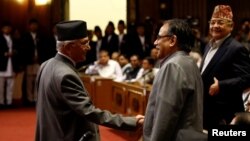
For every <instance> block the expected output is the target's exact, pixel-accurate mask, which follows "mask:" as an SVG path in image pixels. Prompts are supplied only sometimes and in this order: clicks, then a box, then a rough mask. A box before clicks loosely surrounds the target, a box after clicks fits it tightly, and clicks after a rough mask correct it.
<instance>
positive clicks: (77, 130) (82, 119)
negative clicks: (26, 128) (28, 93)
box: [35, 21, 144, 141]
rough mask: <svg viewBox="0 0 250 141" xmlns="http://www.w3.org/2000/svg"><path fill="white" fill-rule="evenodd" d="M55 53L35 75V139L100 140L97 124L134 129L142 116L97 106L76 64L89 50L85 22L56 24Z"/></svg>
mask: <svg viewBox="0 0 250 141" xmlns="http://www.w3.org/2000/svg"><path fill="white" fill-rule="evenodd" d="M56 28H57V32H58V41H57V51H58V53H57V54H56V56H55V57H54V58H52V59H50V60H48V61H46V62H44V63H43V64H42V65H41V67H40V70H39V72H38V75H37V81H36V83H37V93H38V99H37V126H36V137H35V140H36V141H78V140H81V141H86V140H88V141H99V140H100V137H99V131H98V126H97V124H99V125H103V126H107V127H111V128H116V129H124V130H135V129H137V128H138V127H139V126H141V125H142V123H143V120H144V116H142V115H137V116H136V117H123V116H121V115H113V114H111V113H110V112H109V111H105V110H101V109H98V108H96V107H95V106H94V105H93V103H92V101H91V99H90V97H89V94H88V92H87V91H86V89H85V87H84V85H83V83H82V81H81V79H80V77H79V76H78V74H77V71H76V69H75V66H76V64H77V63H79V62H81V61H84V60H85V56H86V53H87V51H88V50H90V46H89V40H88V37H87V27H86V22H84V21H66V22H60V23H58V24H57V25H56Z"/></svg>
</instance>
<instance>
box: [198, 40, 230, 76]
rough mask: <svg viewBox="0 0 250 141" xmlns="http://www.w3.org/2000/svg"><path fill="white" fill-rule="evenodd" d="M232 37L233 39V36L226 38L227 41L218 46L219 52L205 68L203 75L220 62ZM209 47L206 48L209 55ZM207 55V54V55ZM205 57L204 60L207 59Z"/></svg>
mask: <svg viewBox="0 0 250 141" xmlns="http://www.w3.org/2000/svg"><path fill="white" fill-rule="evenodd" d="M230 39H231V37H229V38H227V39H225V41H224V42H223V43H222V44H221V45H220V47H219V48H218V50H217V52H216V53H215V54H214V56H213V58H212V59H211V60H210V62H209V63H208V65H207V67H206V68H205V70H204V72H203V73H202V75H204V74H206V73H207V72H209V70H211V69H212V68H213V67H214V66H215V65H216V64H217V63H218V62H219V60H220V58H221V57H222V56H223V55H224V54H225V51H226V50H227V44H228V41H229V40H230ZM209 49H210V48H209ZM209 49H207V50H206V55H207V53H208V51H209ZM206 55H205V57H206ZM205 57H204V58H203V61H204V60H205ZM203 61H202V67H203Z"/></svg>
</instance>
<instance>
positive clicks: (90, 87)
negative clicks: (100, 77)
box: [81, 75, 96, 104]
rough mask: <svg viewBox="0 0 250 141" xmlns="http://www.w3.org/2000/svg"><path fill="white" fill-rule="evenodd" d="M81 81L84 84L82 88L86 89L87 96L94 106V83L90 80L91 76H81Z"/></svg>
mask: <svg viewBox="0 0 250 141" xmlns="http://www.w3.org/2000/svg"><path fill="white" fill-rule="evenodd" d="M81 80H82V82H83V84H84V87H85V88H86V89H87V91H88V94H89V96H90V97H91V100H92V102H93V103H94V104H96V100H95V88H94V83H93V81H92V80H91V76H85V75H82V76H81Z"/></svg>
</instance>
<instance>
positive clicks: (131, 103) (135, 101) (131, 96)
mask: <svg viewBox="0 0 250 141" xmlns="http://www.w3.org/2000/svg"><path fill="white" fill-rule="evenodd" d="M144 105H145V96H144V94H143V93H142V92H139V91H135V90H132V89H128V108H127V114H129V115H137V114H141V115H144V113H145V107H144Z"/></svg>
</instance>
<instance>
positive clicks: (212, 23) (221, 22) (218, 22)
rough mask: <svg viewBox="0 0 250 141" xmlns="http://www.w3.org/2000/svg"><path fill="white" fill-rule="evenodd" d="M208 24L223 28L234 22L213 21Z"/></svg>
mask: <svg viewBox="0 0 250 141" xmlns="http://www.w3.org/2000/svg"><path fill="white" fill-rule="evenodd" d="M208 23H209V24H210V25H215V24H216V23H217V24H218V25H219V26H222V25H225V24H229V23H232V21H228V20H211V21H209V22H208Z"/></svg>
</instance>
